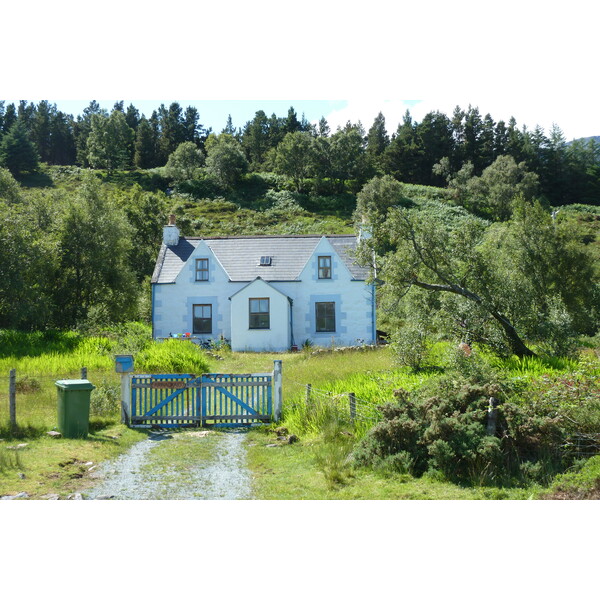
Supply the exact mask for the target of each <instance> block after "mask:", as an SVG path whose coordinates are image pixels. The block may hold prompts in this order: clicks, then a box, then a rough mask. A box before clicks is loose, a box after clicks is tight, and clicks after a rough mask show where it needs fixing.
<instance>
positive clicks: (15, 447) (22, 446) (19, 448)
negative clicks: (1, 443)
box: [7, 444, 29, 450]
mask: <svg viewBox="0 0 600 600" xmlns="http://www.w3.org/2000/svg"><path fill="white" fill-rule="evenodd" d="M28 445H29V444H17V445H16V446H7V450H23V448H27V446H28Z"/></svg>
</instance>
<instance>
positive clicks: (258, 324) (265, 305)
mask: <svg viewBox="0 0 600 600" xmlns="http://www.w3.org/2000/svg"><path fill="white" fill-rule="evenodd" d="M249 300H250V315H249V321H248V324H249V327H250V329H269V327H270V322H269V299H268V298H250V299H249Z"/></svg>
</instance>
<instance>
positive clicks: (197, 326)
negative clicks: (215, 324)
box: [192, 304, 212, 333]
mask: <svg viewBox="0 0 600 600" xmlns="http://www.w3.org/2000/svg"><path fill="white" fill-rule="evenodd" d="M192 331H193V333H212V305H211V304H194V307H193V319H192Z"/></svg>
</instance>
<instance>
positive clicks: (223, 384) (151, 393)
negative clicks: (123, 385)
mask: <svg viewBox="0 0 600 600" xmlns="http://www.w3.org/2000/svg"><path fill="white" fill-rule="evenodd" d="M272 384H273V374H272V373H252V374H245V375H237V374H235V375H234V374H223V373H209V374H204V375H202V376H201V377H196V376H195V375H192V374H185V375H172V374H170V375H169V374H166V375H133V376H132V380H131V413H130V414H131V425H132V426H134V427H135V426H138V427H139V426H155V427H184V426H195V427H203V426H211V425H214V426H222V427H223V426H225V427H227V426H228V427H238V426H240V425H251V424H252V423H264V422H269V421H271V420H272V418H273V385H272Z"/></svg>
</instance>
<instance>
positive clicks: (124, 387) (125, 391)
mask: <svg viewBox="0 0 600 600" xmlns="http://www.w3.org/2000/svg"><path fill="white" fill-rule="evenodd" d="M130 420H131V373H121V423H125V425H127V426H129V424H130Z"/></svg>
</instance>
